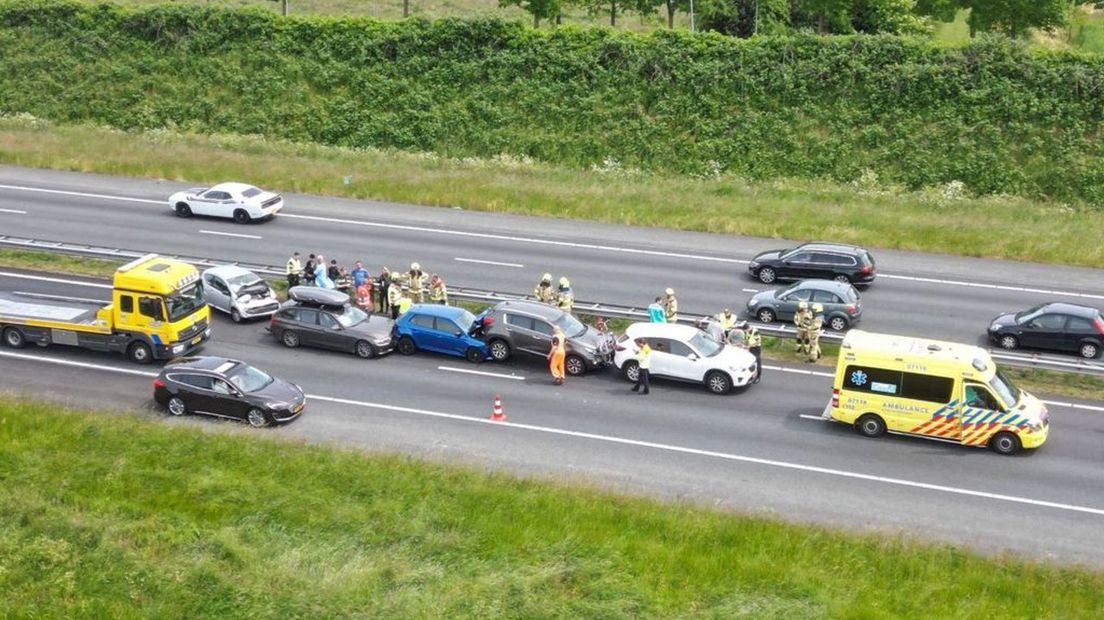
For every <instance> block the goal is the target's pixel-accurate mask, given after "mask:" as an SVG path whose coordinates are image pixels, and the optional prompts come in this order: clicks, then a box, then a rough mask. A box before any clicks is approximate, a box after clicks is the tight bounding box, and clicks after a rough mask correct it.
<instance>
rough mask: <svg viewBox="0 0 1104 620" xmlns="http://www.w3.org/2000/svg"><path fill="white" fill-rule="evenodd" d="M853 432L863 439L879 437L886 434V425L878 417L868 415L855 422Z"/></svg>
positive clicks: (871, 414)
mask: <svg viewBox="0 0 1104 620" xmlns="http://www.w3.org/2000/svg"><path fill="white" fill-rule="evenodd" d="M855 430H857V431H859V434H860V435H862V436H864V437H881V436H882V435H884V434H885V432H886V423H885V420H883V419H882V418H881V417H880V416H876V415H874V414H873V413H868V414H866V415H864V416H862V417H860V418H859V419H858V420H855Z"/></svg>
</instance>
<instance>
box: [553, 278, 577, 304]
mask: <svg viewBox="0 0 1104 620" xmlns="http://www.w3.org/2000/svg"><path fill="white" fill-rule="evenodd" d="M574 305H575V293H574V292H573V291H572V290H571V282H570V281H569V280H568V279H567V278H566V277H565V278H560V287H559V289H557V291H556V306H557V307H558V308H559V309H560V310H563V311H564V312H571V307H572V306H574Z"/></svg>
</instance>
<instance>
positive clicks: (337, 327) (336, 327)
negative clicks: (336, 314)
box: [330, 325, 341, 331]
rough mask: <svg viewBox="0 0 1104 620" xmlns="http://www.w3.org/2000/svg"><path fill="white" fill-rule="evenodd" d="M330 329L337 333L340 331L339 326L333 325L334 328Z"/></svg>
mask: <svg viewBox="0 0 1104 620" xmlns="http://www.w3.org/2000/svg"><path fill="white" fill-rule="evenodd" d="M330 329H332V330H334V331H338V330H340V329H341V325H334V326H333V327H331V328H330Z"/></svg>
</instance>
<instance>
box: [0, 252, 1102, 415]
mask: <svg viewBox="0 0 1104 620" xmlns="http://www.w3.org/2000/svg"><path fill="white" fill-rule="evenodd" d="M121 264H122V261H111V260H105V259H98V258H84V257H80V256H67V255H64V254H54V253H51V252H43V251H39V250H11V249H5V248H0V267H7V268H10V269H26V270H32V271H34V270H38V271H44V272H49V273H54V274H57V273H68V274H73V275H83V276H90V277H103V278H108V277H111V275H112V274H113V273H115V269H116V267H118V266H119V265H121ZM270 283H271V284H272V287H273V288H274V289H275V290H276V292H277V294H278V295H280V296H281V297H283V296H284V295H285V294H286V292H287V282H286V281H284V280H282V279H275V280H271V281H270ZM456 304H457V305H460V306H463V307H465V308H467V309H468V310H470V311H472V312H473V313H477V314H478V313H479V312H481V311H482V310H483V309H484V308H486V305H484V304H481V303H476V302H456ZM579 318H580V319H582V320H583V321H584V322H586V323H588V324H591V325H593V324H594V319H595V317H591V316H585V315H582V316H580V317H579ZM630 323H631V321H628V320H625V319H611V320H610V321H608V322H607V326H608V328H609V329H610V330H612V331H614V332H622V331H624V330H625V328H627V327H628V326H629V324H630ZM820 348H821V353H822V357H821V358H820V360H818V361H817V363H816V365H817V366H818V367H820V368H821V369H824V368H835V365H836V356H837V355H838V354H839V345H836V344H833V343H830V342H825V343H823V344H821V347H820ZM763 358H764V359H767V360H772V361H776V362H789V363H804V362H805V356H804V355H803V354H801V353H798V352H796V351H794V343H793V341H792V340H785V339H782V338H775V337H772V336H764V337H763ZM1005 370H1006V372H1007V373H1008V374H1009V375H1010V376H1011V377H1012V378H1013V379H1014V380H1016V381H1017V383H1018V385H1020V387H1022V388H1024V389H1026V390H1028V391H1029V392H1035V393H1039V394H1054V395H1062V396H1069V397H1073V398H1085V399H1089V400H1099V399H1100V397H1101V394H1104V379H1102V378H1099V377H1093V376H1089V375H1082V374H1073V373H1066V372H1057V371H1051V370H1026V369H1019V368H1006V369H1005Z"/></svg>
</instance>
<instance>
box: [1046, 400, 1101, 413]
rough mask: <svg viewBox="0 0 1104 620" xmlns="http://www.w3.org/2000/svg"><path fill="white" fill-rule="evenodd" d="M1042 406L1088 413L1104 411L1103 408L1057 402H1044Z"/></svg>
mask: <svg viewBox="0 0 1104 620" xmlns="http://www.w3.org/2000/svg"><path fill="white" fill-rule="evenodd" d="M1042 402H1043V404H1046V405H1051V406H1053V407H1069V408H1070V409H1087V410H1089V411H1104V407H1097V406H1095V405H1081V404H1078V403H1064V402H1062V401H1057V400H1044V401H1042Z"/></svg>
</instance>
